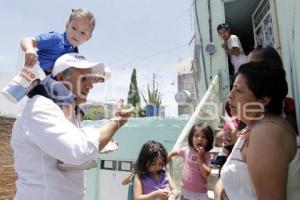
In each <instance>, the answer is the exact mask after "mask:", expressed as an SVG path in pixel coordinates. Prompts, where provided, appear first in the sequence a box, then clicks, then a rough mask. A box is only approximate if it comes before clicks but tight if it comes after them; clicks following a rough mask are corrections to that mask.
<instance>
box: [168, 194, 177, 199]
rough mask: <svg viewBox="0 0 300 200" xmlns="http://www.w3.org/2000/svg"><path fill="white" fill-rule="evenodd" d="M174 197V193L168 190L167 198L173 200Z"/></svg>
mask: <svg viewBox="0 0 300 200" xmlns="http://www.w3.org/2000/svg"><path fill="white" fill-rule="evenodd" d="M175 199H176V195H175V194H174V193H172V192H169V194H168V200H175Z"/></svg>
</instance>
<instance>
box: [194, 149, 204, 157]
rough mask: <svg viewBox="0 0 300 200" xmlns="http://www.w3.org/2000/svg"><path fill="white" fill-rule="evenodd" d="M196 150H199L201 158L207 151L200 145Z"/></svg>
mask: <svg viewBox="0 0 300 200" xmlns="http://www.w3.org/2000/svg"><path fill="white" fill-rule="evenodd" d="M196 150H197V152H198V157H199V158H203V156H204V153H205V149H204V147H198V148H197V149H196Z"/></svg>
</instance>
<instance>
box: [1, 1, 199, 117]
mask: <svg viewBox="0 0 300 200" xmlns="http://www.w3.org/2000/svg"><path fill="white" fill-rule="evenodd" d="M72 8H87V9H89V10H90V11H91V12H92V13H93V14H94V16H95V18H96V27H95V30H94V32H93V37H92V38H91V39H90V40H89V41H87V42H86V43H84V44H83V45H81V46H79V51H80V53H82V54H83V55H85V56H86V57H87V58H88V59H89V60H90V61H100V62H103V63H104V64H105V65H106V66H108V67H110V68H111V70H112V76H111V78H110V80H109V81H107V82H106V83H105V84H98V85H95V86H94V88H93V90H92V91H91V92H90V95H89V98H88V99H89V100H91V101H101V102H107V101H113V100H116V99H118V98H124V99H125V100H126V99H127V94H128V89H129V84H130V76H131V73H132V70H133V69H134V68H135V69H136V70H137V84H138V87H139V89H140V90H141V92H143V93H146V88H147V85H148V84H152V81H153V73H154V74H155V80H157V82H158V83H159V88H160V91H161V94H162V104H163V105H166V114H167V115H169V116H173V115H176V114H177V111H176V110H177V109H176V108H177V104H176V102H175V98H174V95H175V93H176V90H177V80H176V76H177V72H176V71H175V70H174V69H172V67H171V66H173V65H175V64H176V63H178V62H180V61H181V60H184V59H186V58H188V57H192V55H193V45H189V42H190V40H191V39H192V37H193V34H194V32H193V25H192V0H163V1H161V0H97V1H95V0H85V1H77V0H72V1H71V0H64V1H61V0H51V1H38V0H26V1H17V0H10V1H6V2H5V3H2V5H1V8H0V10H1V12H0V18H1V19H2V20H1V21H0V26H1V29H2V31H1V33H0V36H1V37H0V43H1V48H0V74H16V72H17V71H19V70H20V68H21V67H22V63H23V59H24V58H23V54H22V51H21V48H20V41H21V39H22V38H24V37H28V36H36V35H38V34H41V33H47V32H50V31H56V32H64V31H65V24H66V21H67V20H68V17H69V15H70V13H71V9H72ZM0 83H1V81H0ZM2 84H3V83H2ZM0 86H1V88H3V87H4V86H5V85H0Z"/></svg>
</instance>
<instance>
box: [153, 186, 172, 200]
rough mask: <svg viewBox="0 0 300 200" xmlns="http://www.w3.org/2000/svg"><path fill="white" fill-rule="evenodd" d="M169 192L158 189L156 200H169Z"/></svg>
mask: <svg viewBox="0 0 300 200" xmlns="http://www.w3.org/2000/svg"><path fill="white" fill-rule="evenodd" d="M168 194H169V192H168V191H166V190H162V189H158V190H156V191H155V199H160V200H167V199H168Z"/></svg>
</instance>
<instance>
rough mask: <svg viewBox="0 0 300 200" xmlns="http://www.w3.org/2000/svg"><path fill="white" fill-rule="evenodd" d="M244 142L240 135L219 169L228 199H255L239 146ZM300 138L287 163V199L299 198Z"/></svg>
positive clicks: (295, 199)
mask: <svg viewBox="0 0 300 200" xmlns="http://www.w3.org/2000/svg"><path fill="white" fill-rule="evenodd" d="M244 143H245V137H240V138H239V139H238V140H237V142H236V144H235V146H234V148H233V150H232V153H231V154H230V156H229V157H228V159H227V162H226V163H225V164H224V166H223V168H222V171H221V180H222V182H223V185H224V189H225V191H226V194H227V196H228V198H229V199H230V200H240V199H243V200H256V199H257V197H256V192H255V188H254V186H253V183H252V180H251V178H250V174H249V171H248V166H247V163H245V161H244V160H243V158H242V154H241V151H240V150H241V148H242V146H243V145H244ZM299 145H300V138H299V137H297V146H298V150H297V154H296V156H295V157H294V159H293V160H292V162H291V163H290V164H289V172H288V173H289V174H288V183H287V199H288V200H299V199H300V150H299Z"/></svg>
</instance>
